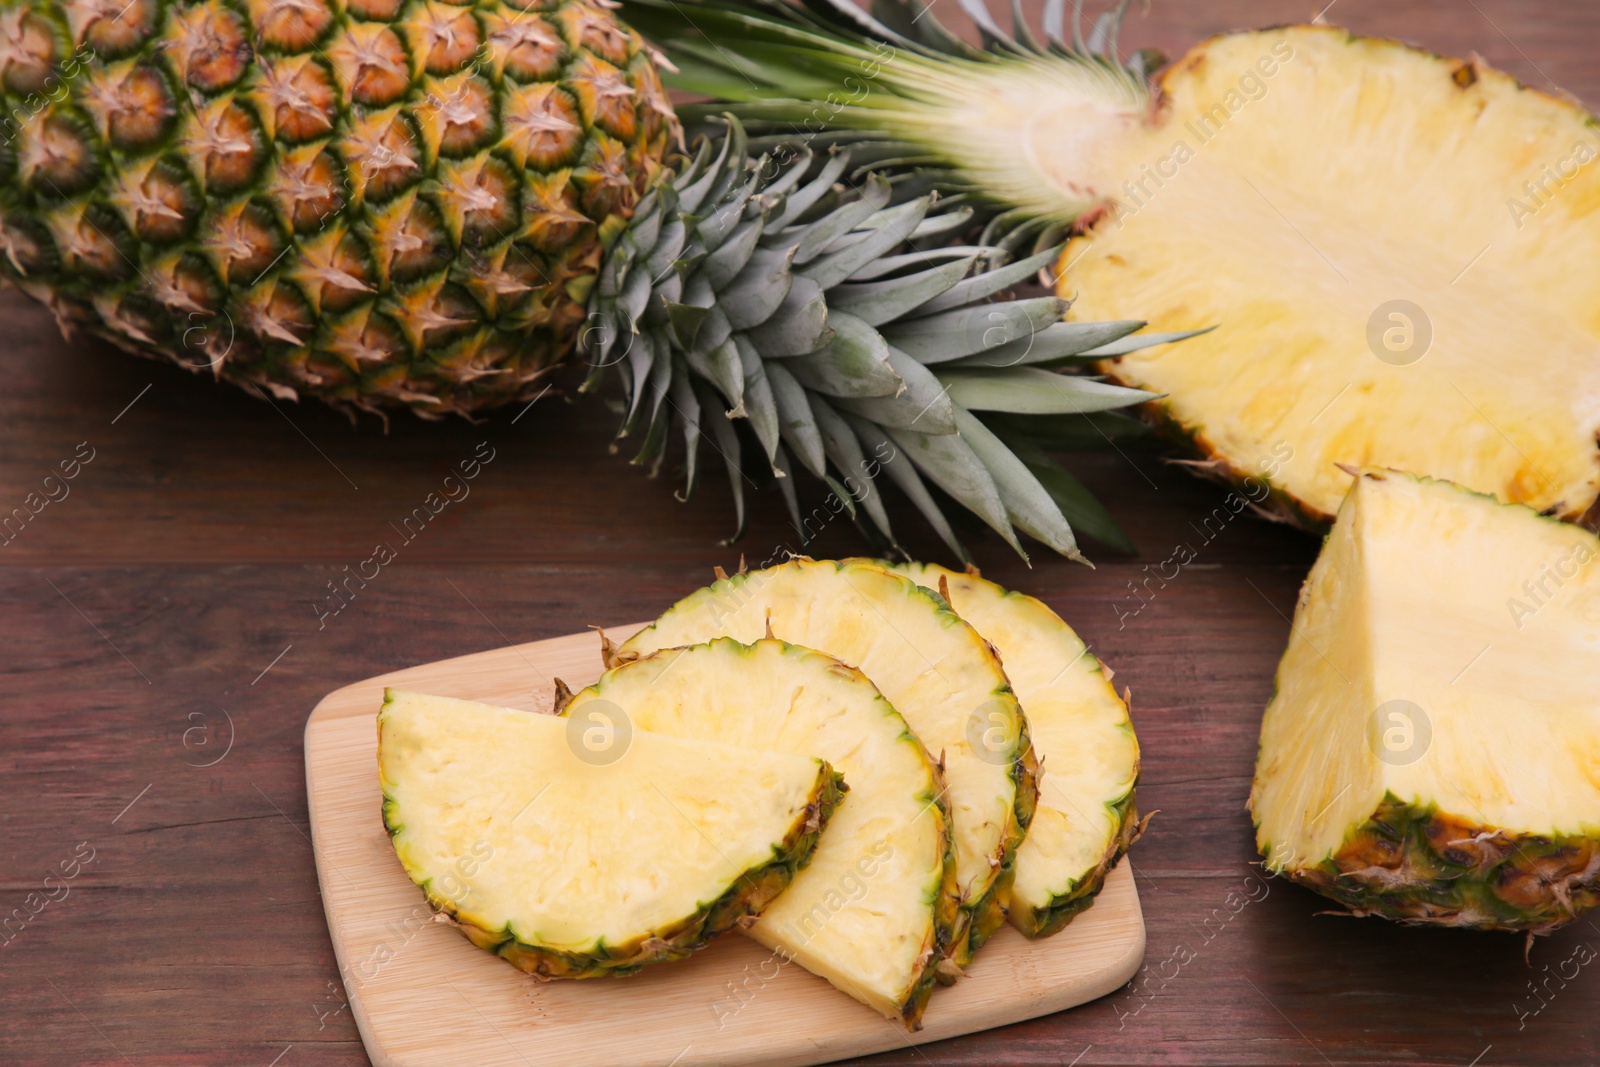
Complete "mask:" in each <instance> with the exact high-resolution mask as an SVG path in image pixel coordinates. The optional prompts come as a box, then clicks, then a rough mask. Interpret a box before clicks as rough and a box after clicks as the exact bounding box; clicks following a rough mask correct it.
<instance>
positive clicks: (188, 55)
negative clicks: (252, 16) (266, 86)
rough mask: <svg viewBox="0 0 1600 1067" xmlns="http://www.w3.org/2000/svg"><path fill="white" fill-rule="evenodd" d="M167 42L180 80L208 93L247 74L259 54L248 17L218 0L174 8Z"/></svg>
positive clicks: (167, 48) (224, 87)
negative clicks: (257, 53)
mask: <svg viewBox="0 0 1600 1067" xmlns="http://www.w3.org/2000/svg"><path fill="white" fill-rule="evenodd" d="M165 44H166V52H167V55H168V56H169V57H170V60H169V61H170V62H171V63H172V67H173V72H174V73H175V74H176V75H177V76H178V78H179V80H181V81H184V82H187V83H188V84H189V85H192V86H194V87H195V88H196V89H199V90H200V91H201V92H208V93H214V92H219V91H220V90H222V89H226V88H227V87H228V86H230V85H232V84H233V83H234V82H236V81H238V80H239V79H240V78H242V77H244V74H245V71H247V70H248V69H249V68H250V61H251V59H252V58H253V56H254V54H255V53H254V52H253V50H252V49H251V47H250V38H249V34H248V32H247V30H246V28H245V24H244V20H243V19H242V18H240V17H239V15H238V13H236V12H234V11H232V10H231V9H229V8H226V7H224V6H222V4H221V3H220V2H217V0H213V2H212V3H209V4H203V5H200V6H197V7H192V8H189V9H188V10H187V11H178V12H174V14H173V16H172V22H171V24H170V25H169V26H168V28H167V34H166V42H165Z"/></svg>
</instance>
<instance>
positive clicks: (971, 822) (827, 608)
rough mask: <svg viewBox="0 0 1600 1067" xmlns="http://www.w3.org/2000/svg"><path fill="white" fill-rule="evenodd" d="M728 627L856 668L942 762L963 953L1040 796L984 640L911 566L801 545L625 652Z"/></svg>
mask: <svg viewBox="0 0 1600 1067" xmlns="http://www.w3.org/2000/svg"><path fill="white" fill-rule="evenodd" d="M724 636H725V637H732V638H734V639H735V640H737V641H745V642H750V641H755V640H757V639H759V638H761V637H763V636H777V637H780V638H782V639H784V640H786V641H790V642H793V643H794V644H797V645H804V646H806V647H808V648H814V649H817V650H819V651H822V652H826V653H827V654H828V655H830V656H834V657H836V658H838V659H840V660H842V661H844V662H845V663H847V664H850V665H851V666H853V667H856V668H858V669H859V670H860V671H861V673H862V674H865V675H866V676H867V677H868V678H870V679H871V680H872V682H873V684H875V685H876V686H877V687H878V689H879V690H880V691H881V692H882V693H883V695H884V697H886V698H887V699H888V701H889V703H891V704H892V705H894V708H895V710H896V711H898V712H899V713H900V714H901V715H903V716H905V720H906V722H907V723H909V724H910V726H911V728H912V730H914V731H915V732H916V735H917V737H918V738H919V739H920V740H921V741H922V743H923V745H924V746H926V748H927V750H928V751H929V752H930V753H931V754H932V755H933V757H934V758H935V759H936V760H937V761H939V763H940V764H941V766H942V768H943V771H944V777H945V784H946V790H947V792H946V799H947V801H948V802H949V807H950V815H951V819H952V821H953V831H954V837H955V850H956V880H957V883H958V885H959V888H960V893H961V911H960V914H959V915H958V916H957V919H956V929H955V932H954V936H953V939H952V943H951V949H950V951H949V957H950V959H951V960H952V961H953V962H954V963H955V964H956V965H957V967H959V966H961V965H962V964H964V963H965V962H966V961H967V960H969V959H970V958H971V954H972V952H973V951H974V950H975V949H976V947H977V946H978V945H981V944H982V943H983V938H984V937H985V936H986V935H987V932H988V931H990V930H992V929H994V927H995V926H997V925H999V923H1001V922H1003V921H1004V910H1003V908H1002V906H1001V904H1000V902H999V901H998V900H997V898H996V889H997V887H998V885H999V880H1000V875H1001V874H1002V872H1003V871H1005V869H1006V868H1007V867H1008V866H1009V865H1010V863H1011V861H1012V858H1013V856H1014V855H1015V854H1016V850H1017V846H1018V844H1020V843H1021V840H1022V836H1023V833H1024V832H1025V831H1026V830H1027V827H1028V821H1029V819H1030V818H1032V815H1033V806H1034V802H1035V800H1036V799H1037V792H1036V787H1035V781H1034V775H1035V767H1036V761H1035V759H1034V756H1033V751H1032V746H1031V745H1030V744H1029V742H1028V724H1027V720H1026V719H1024V718H1023V715H1022V710H1021V709H1020V708H1019V707H1018V706H1017V700H1016V697H1015V696H1013V695H1012V692H1011V686H1010V684H1009V683H1008V682H1007V681H1006V676H1005V672H1004V671H1002V670H1001V669H1000V663H999V661H998V660H997V659H996V658H995V656H994V653H993V652H992V651H991V650H990V648H989V646H988V644H987V643H986V642H985V641H984V640H983V638H981V637H979V636H978V634H977V633H976V631H974V630H973V629H972V627H971V626H969V625H967V623H965V622H963V621H962V620H961V619H960V618H959V617H958V616H957V615H956V614H955V612H953V611H951V610H950V608H949V606H948V605H947V604H945V603H944V601H942V600H941V599H940V598H939V597H938V596H936V595H934V594H931V593H929V592H928V590H926V589H923V588H921V587H920V586H918V585H917V584H916V583H915V582H913V581H911V580H910V579H908V578H903V577H901V576H900V575H897V574H890V573H889V572H887V571H885V570H883V569H882V568H880V567H878V566H876V565H874V564H871V563H866V562H850V561H846V562H843V563H839V562H834V561H832V560H821V561H818V560H810V559H803V558H802V559H793V560H790V561H789V562H788V563H783V564H779V565H778V566H775V567H768V568H766V569H765V570H759V571H751V572H749V573H744V574H736V575H734V576H733V577H731V578H723V579H721V580H719V581H717V582H716V583H714V584H712V585H710V586H708V587H707V588H705V589H701V590H700V591H699V592H696V593H691V594H690V595H689V596H686V597H684V598H683V599H682V600H680V601H678V603H677V604H675V605H673V607H672V608H671V609H670V610H668V611H667V613H666V614H665V615H663V616H661V618H660V619H658V620H656V622H655V624H654V625H653V626H649V627H646V628H645V629H644V630H642V631H640V632H639V633H638V634H636V635H634V636H633V637H632V638H631V639H629V640H628V642H627V643H626V644H624V645H623V646H622V647H621V649H620V650H619V652H618V656H619V657H622V658H626V657H630V656H641V655H645V654H648V653H650V652H655V651H657V650H658V649H662V648H676V647H681V646H684V645H693V644H698V643H700V642H702V641H707V640H710V639H711V638H714V637H724ZM949 973H950V972H948V971H947V972H946V974H947V975H948V974H949Z"/></svg>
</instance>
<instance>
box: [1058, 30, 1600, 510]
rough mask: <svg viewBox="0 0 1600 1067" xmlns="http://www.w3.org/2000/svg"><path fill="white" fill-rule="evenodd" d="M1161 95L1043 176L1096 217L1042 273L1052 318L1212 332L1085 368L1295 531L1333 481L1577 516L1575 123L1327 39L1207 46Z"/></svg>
mask: <svg viewBox="0 0 1600 1067" xmlns="http://www.w3.org/2000/svg"><path fill="white" fill-rule="evenodd" d="M1159 89H1160V104H1159V105H1158V106H1157V107H1155V108H1154V109H1153V110H1152V111H1151V112H1149V113H1148V115H1147V116H1135V115H1133V114H1132V113H1130V114H1129V115H1128V118H1127V121H1126V122H1125V123H1124V124H1123V125H1122V126H1121V127H1119V128H1110V127H1108V130H1109V131H1110V132H1108V133H1104V135H1103V136H1101V138H1100V143H1098V144H1097V145H1096V146H1095V148H1096V152H1095V153H1094V154H1092V156H1089V157H1086V158H1087V159H1089V160H1091V161H1092V164H1093V165H1092V166H1090V165H1089V163H1087V162H1086V163H1085V164H1083V165H1082V166H1080V167H1078V169H1077V170H1070V169H1069V170H1068V171H1063V172H1062V174H1061V177H1062V180H1063V183H1064V185H1063V187H1064V188H1065V187H1066V186H1065V182H1066V179H1067V178H1069V177H1076V178H1080V179H1083V180H1084V181H1086V182H1088V183H1089V184H1090V185H1092V186H1093V187H1094V188H1095V190H1096V191H1097V192H1098V193H1099V194H1100V195H1101V196H1103V197H1104V198H1106V199H1107V200H1108V201H1109V202H1110V207H1109V209H1108V210H1107V211H1106V212H1105V213H1104V214H1102V215H1101V216H1100V217H1099V220H1098V222H1097V223H1096V224H1095V225H1094V227H1093V229H1092V232H1091V233H1090V234H1089V235H1088V236H1086V237H1084V238H1083V239H1080V240H1078V241H1075V242H1074V243H1073V244H1071V245H1070V246H1069V247H1068V248H1067V249H1066V250H1065V252H1064V253H1063V256H1062V260H1061V263H1062V266H1063V268H1064V275H1063V277H1062V278H1061V281H1060V292H1061V294H1062V295H1064V296H1066V295H1072V296H1076V297H1077V302H1076V304H1074V306H1073V308H1072V314H1073V316H1074V317H1081V318H1083V319H1115V318H1119V317H1132V318H1141V319H1149V320H1150V322H1151V326H1152V328H1153V329H1155V330H1183V329H1190V328H1196V327H1205V326H1215V327H1216V329H1215V330H1213V331H1212V332H1210V333H1208V334H1205V335H1204V336H1201V337H1197V338H1195V339H1193V340H1190V341H1186V342H1185V343H1184V344H1182V345H1177V346H1166V347H1158V348H1151V349H1147V350H1144V351H1141V352H1136V353H1134V354H1131V355H1125V356H1123V357H1122V358H1120V359H1117V360H1115V361H1113V362H1110V363H1108V364H1106V365H1105V368H1106V370H1107V371H1108V372H1109V373H1110V374H1111V375H1112V376H1113V377H1114V378H1115V379H1116V380H1117V381H1119V382H1121V383H1122V384H1125V385H1130V386H1137V387H1139V388H1142V389H1149V390H1152V391H1154V392H1157V393H1162V394H1165V399H1163V400H1161V401H1158V402H1156V405H1155V406H1156V407H1157V409H1158V410H1159V411H1160V412H1161V413H1162V414H1163V415H1164V416H1165V418H1166V420H1167V421H1168V422H1169V423H1170V424H1171V425H1172V426H1173V427H1174V428H1175V429H1177V430H1178V431H1181V432H1182V433H1183V434H1184V435H1187V436H1188V437H1190V438H1192V439H1193V440H1194V442H1195V443H1196V444H1197V445H1198V447H1199V448H1200V449H1201V450H1202V451H1203V452H1205V453H1207V454H1208V455H1210V456H1211V457H1213V458H1214V460H1215V461H1216V462H1215V464H1214V465H1213V467H1212V469H1213V471H1214V472H1215V473H1217V474H1220V475H1224V476H1228V477H1231V478H1232V479H1234V480H1239V479H1242V478H1247V477H1248V478H1251V479H1260V482H1256V481H1251V482H1247V483H1246V488H1247V489H1248V490H1249V491H1250V492H1251V493H1252V499H1254V500H1256V502H1257V503H1261V504H1263V505H1264V506H1268V507H1275V508H1277V509H1278V510H1281V511H1284V512H1286V513H1287V514H1288V516H1289V517H1291V518H1296V519H1299V520H1301V521H1305V522H1308V523H1310V524H1313V525H1318V524H1322V523H1326V522H1327V521H1328V520H1330V519H1331V518H1332V515H1333V513H1334V511H1335V509H1336V508H1337V507H1338V505H1339V501H1340V499H1341V498H1342V497H1343V496H1344V491H1345V488H1346V484H1347V479H1346V478H1345V477H1344V475H1342V474H1341V473H1340V472H1339V470H1338V468H1337V466H1336V464H1340V463H1345V464H1351V465H1355V466H1361V465H1365V464H1372V465H1378V466H1385V467H1396V468H1400V469H1404V470H1409V471H1415V472H1418V473H1423V474H1428V475H1433V476H1436V477H1441V478H1448V479H1450V480H1452V481H1455V482H1458V483H1460V484H1462V485H1464V486H1467V487H1469V488H1472V489H1476V490H1479V491H1482V492H1487V493H1492V494H1495V495H1496V496H1498V497H1500V498H1501V499H1503V500H1507V501H1513V502H1518V503H1525V504H1528V505H1530V506H1532V507H1534V508H1535V509H1537V510H1540V511H1551V512H1553V513H1556V514H1559V515H1562V516H1566V517H1570V516H1576V515H1580V514H1582V513H1583V511H1584V510H1585V509H1586V508H1587V507H1588V506H1589V505H1590V504H1591V503H1592V502H1593V501H1594V499H1595V495H1596V492H1597V489H1600V454H1597V451H1596V448H1595V435H1596V431H1597V430H1600V305H1597V304H1596V302H1595V300H1594V292H1593V290H1594V284H1593V279H1594V264H1595V263H1596V262H1600V163H1596V162H1594V160H1596V159H1597V157H1600V130H1597V129H1596V127H1595V124H1594V120H1593V119H1592V118H1591V117H1590V116H1589V115H1587V114H1585V113H1584V112H1583V110H1582V109H1581V108H1579V107H1577V106H1575V105H1574V104H1573V103H1572V102H1571V101H1568V100H1561V99H1556V98H1553V97H1551V96H1548V95H1546V94H1544V93H1542V92H1538V91H1535V90H1531V89H1525V88H1523V87H1521V86H1519V85H1518V84H1517V83H1516V82H1515V81H1513V80H1512V79H1511V78H1510V77H1508V76H1507V75H1505V74H1502V73H1500V72H1498V71H1495V70H1492V69H1490V68H1488V67H1487V66H1485V65H1484V64H1483V63H1482V62H1481V61H1474V62H1461V61H1457V60H1450V59H1445V58H1442V57H1439V56H1436V55H1431V54H1429V53H1426V52H1423V51H1420V50H1418V49H1414V48H1409V47H1406V46H1404V45H1401V44H1399V43H1397V42H1394V41H1386V40H1375V39H1371V38H1362V37H1353V36H1351V35H1350V34H1348V33H1346V32H1344V31H1342V30H1336V29H1332V28H1328V27H1304V26H1302V27H1291V28H1283V29H1273V30H1263V31H1260V32H1252V33H1240V34H1234V35H1229V36H1223V37H1218V38H1215V39H1213V40H1211V41H1208V42H1206V43H1205V44H1202V45H1200V46H1199V47H1197V48H1195V49H1194V50H1193V51H1191V52H1190V53H1189V54H1188V55H1187V56H1186V57H1185V58H1184V59H1183V60H1182V61H1180V62H1179V63H1177V64H1176V65H1174V66H1173V67H1172V68H1170V69H1169V70H1168V71H1167V72H1166V74H1165V75H1164V76H1163V77H1162V78H1161V80H1160V82H1159ZM1041 122H1042V123H1044V125H1045V126H1048V121H1047V120H1041ZM1074 187H1076V186H1074ZM1064 195H1065V194H1063V196H1064ZM1263 485H1264V486H1265V487H1263Z"/></svg>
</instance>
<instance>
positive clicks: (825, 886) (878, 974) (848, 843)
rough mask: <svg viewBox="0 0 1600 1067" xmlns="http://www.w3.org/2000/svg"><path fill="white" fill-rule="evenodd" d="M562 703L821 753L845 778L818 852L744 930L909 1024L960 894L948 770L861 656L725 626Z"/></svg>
mask: <svg viewBox="0 0 1600 1067" xmlns="http://www.w3.org/2000/svg"><path fill="white" fill-rule="evenodd" d="M562 714H564V715H567V716H569V717H571V718H573V719H574V720H578V721H582V722H586V723H592V724H593V725H595V726H597V727H599V728H600V729H602V730H603V729H605V728H606V726H607V724H609V723H612V722H613V721H617V722H625V723H628V724H629V725H630V726H631V727H632V728H633V729H638V730H648V731H652V732H654V733H660V734H670V735H672V736H674V737H687V738H691V739H695V740H703V741H717V742H721V743H723V744H729V745H737V746H740V747H742V748H753V749H761V750H763V751H771V752H792V753H796V754H799V755H805V756H815V757H817V758H819V759H824V760H826V761H827V762H828V764H829V765H830V766H832V767H835V768H837V769H838V770H839V771H841V772H842V773H843V774H844V775H845V777H846V779H847V780H848V781H849V782H850V787H851V788H850V794H849V796H847V797H845V799H844V801H843V802H842V803H841V804H840V805H839V807H838V809H837V810H835V811H834V813H833V817H832V818H831V819H830V820H829V822H828V832H827V834H826V835H824V836H823V838H822V841H821V843H820V844H819V845H818V846H817V850H816V852H814V853H813V854H812V856H811V862H810V864H809V865H808V866H807V867H806V869H805V870H803V871H801V872H800V873H799V874H798V875H796V876H795V880H794V883H793V884H792V885H790V886H789V888H788V889H786V890H785V891H784V892H783V895H782V896H780V897H778V899H777V900H775V901H773V902H772V903H771V904H770V905H769V906H768V907H767V910H766V911H764V912H762V914H761V918H760V919H759V920H758V921H757V922H756V924H755V925H754V926H751V927H749V928H747V929H746V930H745V933H746V934H748V935H749V936H750V937H753V938H755V940H757V941H759V942H760V943H761V944H763V945H766V946H767V947H769V948H772V949H774V950H776V951H778V952H780V953H781V954H782V955H783V956H784V957H786V958H788V959H792V960H795V961H796V962H798V963H799V964H800V965H801V966H802V967H804V968H806V970H808V971H811V972H812V973H813V974H817V975H820V976H822V977H823V978H826V979H827V980H828V981H830V982H832V983H833V984H834V985H835V986H836V987H838V988H839V989H841V990H843V991H844V992H846V993H848V994H849V995H851V996H853V997H855V998H856V999H858V1000H860V1001H862V1002H863V1003H865V1004H868V1005H870V1006H871V1007H873V1008H876V1009H877V1010H878V1011H880V1012H882V1013H883V1014H884V1015H886V1016H888V1017H889V1018H891V1019H899V1020H902V1021H903V1022H904V1023H905V1024H906V1026H907V1027H908V1028H910V1029H913V1030H914V1029H919V1028H920V1027H921V1025H922V1024H921V1018H922V1011H923V1008H924V1007H925V1006H926V1004H927V1001H928V995H929V994H930V993H931V992H932V991H933V983H934V977H935V970H936V968H937V965H938V963H939V961H940V960H941V959H942V958H943V956H944V950H945V948H946V947H947V946H948V944H949V942H950V935H951V930H952V928H953V926H954V925H955V921H956V912H957V908H958V905H959V897H958V895H957V890H956V870H955V853H954V850H953V848H952V846H951V840H950V835H949V831H948V826H949V813H948V811H947V810H946V807H945V803H944V797H943V792H944V783H943V781H942V780H941V778H940V775H939V772H938V769H937V768H936V767H934V765H933V762H932V760H931V759H929V757H928V753H927V750H926V749H924V748H923V747H922V743H921V742H920V741H918V740H917V739H916V737H915V736H914V735H913V734H912V733H911V731H910V730H909V729H908V728H907V727H906V721H905V720H904V719H903V718H901V717H900V715H899V714H898V713H897V712H896V711H895V710H894V708H893V707H891V706H890V704H889V702H888V701H887V700H885V699H884V698H883V696H882V695H881V694H880V693H879V692H878V690H877V688H876V687H875V686H873V684H872V683H871V682H869V681H868V680H867V679H866V677H865V676H864V675H862V674H861V672H860V671H857V670H855V669H854V668H851V667H847V666H845V665H844V664H842V663H840V662H839V661H838V660H836V659H834V658H833V657H831V656H827V655H824V654H822V653H821V652H814V651H812V650H811V649H808V648H801V647H799V646H796V645H790V644H786V643H784V642H782V641H776V640H761V641H757V642H755V643H754V644H751V645H743V644H740V643H739V642H737V641H734V640H732V639H730V638H719V639H717V640H715V641H711V642H709V643H707V644H703V645H694V646H691V647H689V648H686V649H666V650H663V651H660V652H655V653H652V654H650V655H648V656H644V657H643V658H641V659H637V660H633V661H630V662H628V663H624V664H622V665H621V666H618V667H616V668H615V669H613V670H611V671H608V672H607V673H606V674H604V675H602V676H601V677H600V680H599V681H597V682H596V683H595V684H594V685H592V686H590V687H589V688H587V689H585V690H583V691H582V692H580V693H578V694H577V695H575V696H574V697H572V699H571V700H570V701H569V702H568V703H567V704H566V706H565V708H564V709H563V711H562Z"/></svg>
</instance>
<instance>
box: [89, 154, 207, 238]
mask: <svg viewBox="0 0 1600 1067" xmlns="http://www.w3.org/2000/svg"><path fill="white" fill-rule="evenodd" d="M111 202H112V204H113V205H115V206H116V208H117V209H118V210H119V211H120V212H121V213H122V218H123V221H124V222H126V223H127V225H128V228H129V229H131V230H132V231H133V232H134V233H135V234H136V235H137V236H138V237H139V238H140V239H141V240H144V241H150V242H151V243H154V244H162V243H165V242H168V241H174V240H177V239H178V238H179V237H182V236H183V235H184V234H186V233H187V232H188V231H189V227H190V222H191V221H192V220H193V219H194V218H196V217H197V216H198V215H199V214H200V204H199V198H198V196H197V195H196V194H195V191H194V189H193V187H192V186H191V184H190V182H189V178H188V175H186V174H184V173H183V172H182V171H181V170H180V169H179V168H177V167H174V166H172V165H170V164H167V163H162V162H157V161H155V160H151V161H149V162H147V163H145V164H143V165H141V166H139V167H137V168H135V169H131V170H129V172H128V173H127V174H125V175H124V176H123V177H122V179H121V181H119V182H118V184H117V188H116V190H115V191H114V192H113V193H112V196H111Z"/></svg>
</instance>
